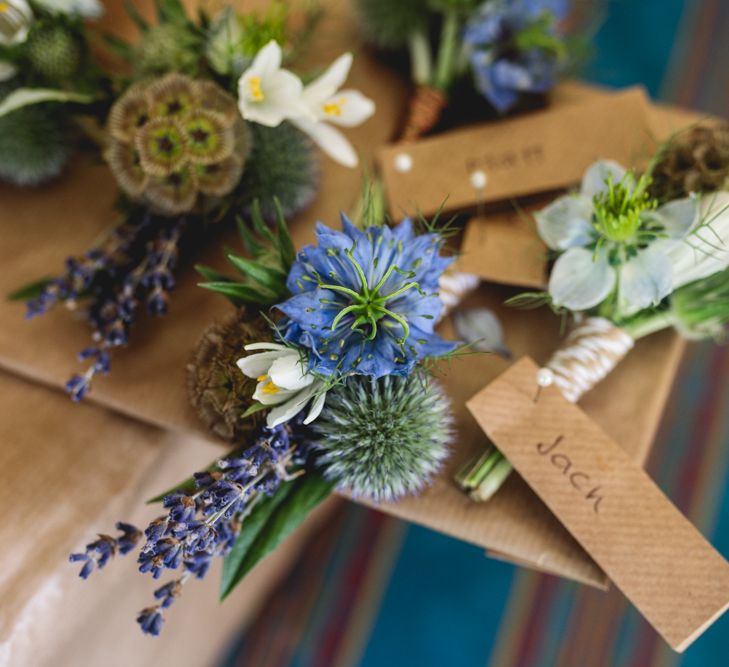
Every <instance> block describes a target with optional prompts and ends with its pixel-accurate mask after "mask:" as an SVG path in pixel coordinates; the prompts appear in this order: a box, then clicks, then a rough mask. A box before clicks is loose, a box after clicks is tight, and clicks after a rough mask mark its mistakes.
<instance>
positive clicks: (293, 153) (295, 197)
mask: <svg viewBox="0 0 729 667" xmlns="http://www.w3.org/2000/svg"><path fill="white" fill-rule="evenodd" d="M249 128H250V133H251V142H252V144H253V146H252V149H251V154H250V157H249V162H250V163H251V164H252V165H254V167H253V168H251V169H246V170H245V172H244V173H243V178H242V179H241V187H240V191H241V193H242V197H243V200H242V202H241V203H242V204H243V206H244V207H250V206H251V205H252V204H253V202H254V201H258V202H259V205H260V207H261V213H262V215H263V217H264V218H266V219H267V220H273V219H274V218H275V216H276V208H275V206H274V203H273V202H274V198H277V199H278V201H279V203H280V204H281V208H282V210H283V214H284V217H289V216H291V215H295V214H296V213H298V212H300V211H302V210H303V209H305V208H306V207H307V206H308V205H309V204H310V203H311V201H312V200H313V199H314V195H315V194H316V190H317V186H318V183H319V162H318V159H317V153H316V151H315V150H314V146H313V144H312V142H311V140H310V139H309V138H308V137H307V136H306V135H305V134H304V133H303V132H301V131H300V130H298V129H297V128H295V127H294V126H293V125H291V124H290V123H286V122H284V123H281V125H279V126H278V127H265V126H264V125H258V124H255V123H251V124H250V125H249Z"/></svg>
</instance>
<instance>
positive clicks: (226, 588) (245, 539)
mask: <svg viewBox="0 0 729 667" xmlns="http://www.w3.org/2000/svg"><path fill="white" fill-rule="evenodd" d="M332 486H333V485H332V484H331V482H328V481H327V480H325V479H323V478H322V477H321V475H320V474H319V473H316V472H306V473H304V474H303V475H302V476H300V477H298V478H297V479H294V480H291V481H288V482H283V483H282V484H281V486H279V488H278V490H277V491H276V493H275V494H274V495H273V496H270V497H263V498H262V499H260V500H259V501H258V502H257V503H256V504H255V505H254V506H253V509H252V511H251V512H250V514H249V515H248V516H247V517H245V518H244V519H243V526H242V528H241V531H240V534H239V535H238V538H237V539H236V542H235V544H234V545H233V549H232V550H231V552H230V553H229V554H228V555H227V556H226V557H225V561H224V563H223V576H222V579H221V582H220V599H221V600H222V599H225V598H226V597H227V596H228V594H229V593H230V592H231V591H232V590H233V589H234V588H235V587H236V586H237V585H238V584H239V583H240V582H241V580H242V579H243V577H245V575H246V574H248V572H250V570H251V569H252V568H253V567H254V566H255V565H256V564H257V563H258V562H259V561H260V560H262V559H263V558H264V557H266V556H267V555H268V554H269V553H271V552H272V551H273V550H274V549H275V548H276V547H277V546H278V545H279V544H281V542H283V541H284V540H285V539H286V538H287V537H288V536H289V535H290V534H291V533H292V532H293V531H294V530H295V529H296V528H297V527H298V526H299V525H300V524H301V523H302V522H303V521H304V519H305V518H306V517H307V516H308V515H309V513H310V512H311V511H312V510H313V509H314V508H315V507H316V506H317V505H319V503H321V502H322V501H323V500H324V499H325V498H327V497H328V496H329V494H330V493H331V491H332Z"/></svg>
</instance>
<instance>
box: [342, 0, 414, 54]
mask: <svg viewBox="0 0 729 667" xmlns="http://www.w3.org/2000/svg"><path fill="white" fill-rule="evenodd" d="M355 4H356V7H357V14H358V16H359V19H360V25H361V26H362V32H363V34H364V37H365V39H366V40H367V41H368V42H370V43H371V44H374V45H375V46H378V47H380V48H383V49H397V48H401V47H403V46H406V45H407V43H408V38H409V37H410V35H412V34H413V33H414V32H415V31H417V30H424V29H425V28H426V27H427V16H428V9H427V2H426V1H425V0H397V2H393V1H392V0H356V3H355Z"/></svg>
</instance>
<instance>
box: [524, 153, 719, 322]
mask: <svg viewBox="0 0 729 667" xmlns="http://www.w3.org/2000/svg"><path fill="white" fill-rule="evenodd" d="M608 176H610V177H611V181H612V183H613V184H616V183H620V182H623V183H624V184H625V185H626V187H627V189H628V192H630V191H631V189H633V188H635V187H637V184H636V183H635V181H632V180H631V179H630V177H629V176H628V177H627V178H626V171H625V170H624V169H623V168H622V167H620V165H618V164H616V163H615V162H610V161H603V162H597V163H595V164H594V165H592V166H591V167H590V168H589V169H588V170H587V172H586V173H585V176H584V178H583V180H582V186H581V188H580V192H579V193H577V194H574V195H566V196H564V197H560V198H558V199H557V200H556V201H554V202H553V203H552V204H550V205H549V206H547V207H546V208H545V209H543V210H542V211H540V212H538V213H537V214H536V215H535V218H536V222H537V229H538V231H539V235H540V236H541V237H542V239H543V240H544V242H545V243H546V244H547V245H548V246H549V247H550V248H552V249H553V250H558V251H561V252H562V254H561V255H560V256H559V257H558V259H557V261H556V262H555V264H554V267H553V268H552V273H551V275H550V279H549V294H550V296H551V297H552V301H553V303H554V304H555V305H556V306H562V307H565V308H568V309H569V310H573V311H581V310H589V309H590V308H594V307H595V306H597V305H599V304H600V303H602V302H603V301H604V300H605V299H606V298H607V297H608V296H609V295H610V294H611V293H612V292H613V291H614V290H616V289H617V313H618V314H619V315H620V316H621V317H626V316H629V315H632V314H634V313H637V312H638V311H640V310H643V309H644V308H649V307H652V306H655V305H657V304H658V303H660V302H661V301H662V300H663V299H664V298H665V297H666V296H668V295H669V294H670V293H671V292H672V291H673V290H674V289H675V288H676V287H678V286H680V285H681V284H686V282H689V281H688V280H686V278H683V277H682V276H687V277H688V276H690V277H691V280H696V279H697V278H698V277H702V276H706V275H710V274H711V273H714V272H716V271H719V270H721V269H722V268H725V267H726V265H727V262H728V261H729V256H728V255H727V253H726V252H719V251H718V250H717V247H716V246H717V244H719V247H720V246H721V244H722V243H724V242H725V241H726V240H729V229H726V230H725V229H724V228H727V227H729V219H728V218H727V212H726V211H722V212H721V214H720V215H717V209H718V205H717V204H715V205H713V206H711V205H710V200H711V199H712V198H713V199H715V200H718V199H719V198H718V196H717V195H706V196H705V197H703V198H702V197H697V196H691V197H686V198H684V199H677V200H674V201H671V202H668V203H667V204H664V205H663V206H661V207H659V208H658V209H655V210H644V211H642V212H641V213H640V220H641V223H640V227H639V228H638V230H637V232H636V235H635V236H634V237H631V238H626V239H624V240H614V239H612V240H611V239H607V238H606V237H604V236H603V237H601V234H600V232H599V231H598V229H597V228H596V226H595V224H594V218H593V213H594V211H595V203H594V202H595V200H594V197H596V196H598V195H601V194H603V193H605V192H607V190H608ZM720 194H722V195H723V194H724V193H720ZM722 201H724V200H723V199H722ZM726 203H727V202H726V201H724V204H725V205H726ZM725 208H726V206H725ZM711 218H714V221H713V223H711V224H708V225H707V224H706V223H707V222H709V220H710V219H711ZM718 226H721V227H722V231H718V230H717V227H718ZM650 229H654V230H658V231H657V232H655V233H654V234H653V237H650V238H651V240H649V241H648V242H644V241H643V240H642V239H641V238H639V235H640V234H641V233H643V232H644V231H646V230H650ZM712 232H713V234H712ZM712 236H713V238H712ZM719 239H722V240H719ZM712 244H713V251H710V245H712ZM697 247H699V248H700V249H701V250H702V251H703V252H699V251H697ZM623 249H625V252H623ZM628 249H630V250H629V251H628ZM699 255H702V256H703V259H701V258H700V257H699ZM615 257H619V258H621V259H620V261H619V262H617V263H616V262H615V261H613V259H614V258H615ZM722 262H724V263H723V264H722ZM689 265H691V267H693V268H692V270H691V271H689ZM707 270H708V271H709V273H706V271H707Z"/></svg>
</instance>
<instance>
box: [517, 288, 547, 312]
mask: <svg viewBox="0 0 729 667" xmlns="http://www.w3.org/2000/svg"><path fill="white" fill-rule="evenodd" d="M505 303H506V305H507V306H512V307H514V308H521V309H523V310H535V309H537V308H541V307H542V306H548V305H551V303H552V297H551V296H550V295H549V292H522V293H521V294H517V295H516V296H512V297H511V298H510V299H507V300H506V302H505Z"/></svg>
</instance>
